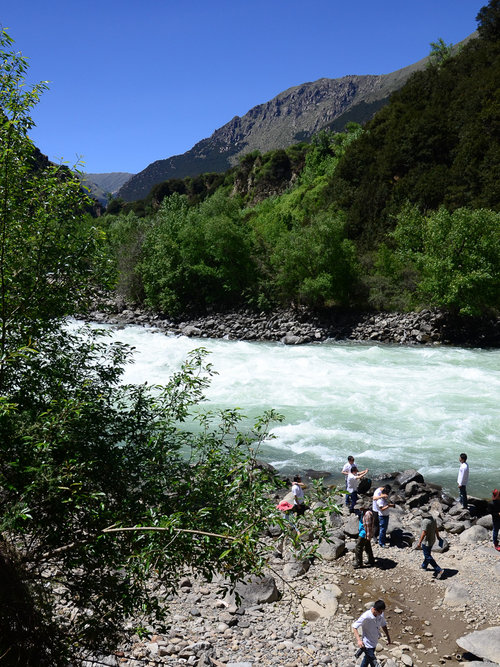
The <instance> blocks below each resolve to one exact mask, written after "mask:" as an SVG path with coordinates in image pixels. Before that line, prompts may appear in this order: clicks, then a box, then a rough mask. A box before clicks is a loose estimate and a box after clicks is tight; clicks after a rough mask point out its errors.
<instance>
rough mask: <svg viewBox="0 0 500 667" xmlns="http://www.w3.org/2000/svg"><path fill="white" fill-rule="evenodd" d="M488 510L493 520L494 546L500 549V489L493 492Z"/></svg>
mask: <svg viewBox="0 0 500 667" xmlns="http://www.w3.org/2000/svg"><path fill="white" fill-rule="evenodd" d="M488 512H489V513H490V514H491V518H492V520H493V546H494V547H495V549H496V550H497V551H500V545H499V544H498V531H499V529H500V491H499V490H498V489H495V490H494V491H493V493H492V494H491V501H490V502H489V503H488Z"/></svg>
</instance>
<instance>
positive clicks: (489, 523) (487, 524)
mask: <svg viewBox="0 0 500 667" xmlns="http://www.w3.org/2000/svg"><path fill="white" fill-rule="evenodd" d="M476 526H483V528H487V529H488V530H491V529H492V528H493V518H492V516H491V514H487V515H486V516H482V517H480V518H479V519H478V520H477V521H476Z"/></svg>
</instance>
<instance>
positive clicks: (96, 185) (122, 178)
mask: <svg viewBox="0 0 500 667" xmlns="http://www.w3.org/2000/svg"><path fill="white" fill-rule="evenodd" d="M133 175H134V174H129V173H128V172H122V171H113V172H111V173H106V174H84V175H83V176H84V177H83V179H82V182H83V183H85V185H86V186H87V187H88V188H89V189H90V192H91V194H92V196H93V197H95V198H96V199H97V201H99V202H101V203H102V204H106V203H107V199H108V197H107V195H108V193H110V194H112V195H114V194H116V193H117V192H118V190H119V189H120V188H121V187H122V186H123V185H124V184H125V183H126V182H127V181H128V180H129V179H130V178H131V177H132V176H133Z"/></svg>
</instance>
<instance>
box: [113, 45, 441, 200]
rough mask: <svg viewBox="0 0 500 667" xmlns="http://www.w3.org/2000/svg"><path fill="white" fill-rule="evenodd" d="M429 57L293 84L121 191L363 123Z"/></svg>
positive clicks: (141, 192)
mask: <svg viewBox="0 0 500 667" xmlns="http://www.w3.org/2000/svg"><path fill="white" fill-rule="evenodd" d="M427 61H428V59H427V58H424V59H423V60H421V61H419V62H418V63H415V64H413V65H410V66H408V67H405V68H403V69H400V70H397V71H396V72H393V73H391V74H382V75H363V76H357V75H352V76H344V77H342V78H340V79H319V80H318V81H314V82H312V83H304V84H302V85H300V86H295V87H293V88H289V89H288V90H285V91H284V92H282V93H280V94H279V95H277V96H276V97H274V98H273V99H272V100H270V101H269V102H266V103H265V104H259V105H258V106H256V107H254V108H253V109H251V110H250V111H249V112H248V113H247V114H245V115H244V116H243V117H241V118H240V117H239V116H235V117H234V118H233V119H232V120H231V121H229V123H226V124H225V125H224V126H223V127H221V128H219V129H218V130H216V131H215V132H214V133H213V134H212V136H211V137H209V138H208V139H203V140H202V141H200V142H198V143H197V144H196V145H195V146H193V148H191V149H190V150H189V151H187V152H186V153H183V154H182V155H175V156H173V157H170V158H167V159H165V160H157V161H156V162H153V163H152V164H150V165H149V166H148V167H146V169H144V170H143V171H141V172H139V173H138V174H136V175H135V176H132V178H130V179H129V180H128V181H127V182H126V183H125V184H124V185H123V186H122V187H121V188H120V189H119V191H118V193H117V196H118V197H120V198H122V199H124V200H125V201H135V200H137V199H141V198H143V197H145V196H146V195H147V194H148V193H149V191H150V190H151V188H152V187H153V186H154V185H156V184H157V183H161V182H163V181H166V180H168V179H169V178H184V177H186V176H197V175H198V174H202V173H206V172H223V171H225V170H226V169H228V168H230V167H231V166H233V165H235V164H237V163H238V158H239V157H240V156H242V155H244V154H245V153H249V152H251V151H254V150H259V151H261V152H266V151H269V150H273V149H276V148H286V147H287V146H290V145H291V144H294V143H297V142H299V141H307V140H308V139H309V138H310V137H311V136H312V135H313V134H315V133H317V132H318V131H320V130H322V129H333V130H336V131H339V130H342V129H343V127H344V126H345V124H346V123H348V122H349V121H355V122H358V123H364V122H366V121H367V120H369V119H370V118H371V117H372V116H373V114H374V113H375V112H376V111H377V110H378V109H379V108H380V107H381V106H383V105H384V104H385V103H386V102H387V100H388V98H389V96H390V94H391V93H392V92H394V91H395V90H398V89H399V88H401V87H402V86H403V84H404V83H405V82H406V80H407V79H408V77H409V76H410V75H411V74H412V73H413V72H415V71H417V70H420V69H423V68H424V67H425V65H426V63H427Z"/></svg>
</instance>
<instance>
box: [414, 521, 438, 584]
mask: <svg viewBox="0 0 500 667" xmlns="http://www.w3.org/2000/svg"><path fill="white" fill-rule="evenodd" d="M436 537H437V539H438V540H439V539H440V537H439V531H438V528H437V524H436V519H435V518H434V517H433V516H432V514H431V513H430V512H425V513H424V514H423V515H422V534H421V535H420V539H419V541H418V544H417V549H418V548H420V547H422V551H423V552H424V562H423V563H422V565H421V566H420V567H421V568H422V570H427V566H428V565H430V566H431V567H433V568H434V576H435V577H436V579H440V578H441V577H442V575H443V572H444V570H443V569H442V568H441V567H439V565H438V564H437V563H436V561H435V560H434V558H433V557H432V555H431V551H432V547H433V546H434V542H435V541H436Z"/></svg>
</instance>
